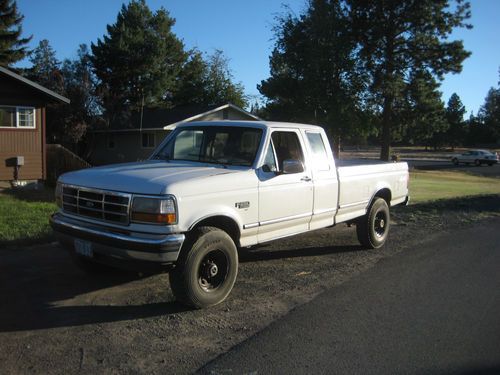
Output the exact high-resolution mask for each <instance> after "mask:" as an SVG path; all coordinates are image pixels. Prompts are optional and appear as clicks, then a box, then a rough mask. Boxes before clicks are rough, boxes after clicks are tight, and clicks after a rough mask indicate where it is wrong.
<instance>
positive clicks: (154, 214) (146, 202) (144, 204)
mask: <svg viewBox="0 0 500 375" xmlns="http://www.w3.org/2000/svg"><path fill="white" fill-rule="evenodd" d="M131 220H132V221H135V222H141V223H153V224H176V223H177V213H176V211H175V202H174V200H173V199H172V198H146V197H134V200H133V201H132V212H131Z"/></svg>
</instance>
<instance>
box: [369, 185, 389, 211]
mask: <svg viewBox="0 0 500 375" xmlns="http://www.w3.org/2000/svg"><path fill="white" fill-rule="evenodd" d="M376 198H382V199H383V200H385V201H386V203H387V205H388V206H389V207H391V200H392V192H391V189H389V188H388V187H384V188H381V189H379V190H377V192H376V193H375V194H374V195H373V197H372V199H371V200H370V206H371V205H372V204H373V202H374V201H375V199H376Z"/></svg>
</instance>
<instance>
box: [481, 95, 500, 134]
mask: <svg viewBox="0 0 500 375" xmlns="http://www.w3.org/2000/svg"><path fill="white" fill-rule="evenodd" d="M478 117H479V121H480V122H481V124H482V125H483V127H484V131H485V132H486V133H487V134H488V138H489V141H488V142H485V143H500V87H499V88H494V87H492V88H491V89H490V90H489V91H488V94H487V95H486V98H485V100H484V104H483V105H482V106H481V108H480V109H479V114H478Z"/></svg>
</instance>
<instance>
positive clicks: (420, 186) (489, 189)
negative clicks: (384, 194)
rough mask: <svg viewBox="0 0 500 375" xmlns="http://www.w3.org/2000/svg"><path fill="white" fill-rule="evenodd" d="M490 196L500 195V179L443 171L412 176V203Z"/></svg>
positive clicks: (417, 173)
mask: <svg viewBox="0 0 500 375" xmlns="http://www.w3.org/2000/svg"><path fill="white" fill-rule="evenodd" d="M489 194H500V179H499V178H488V177H478V176H473V175H469V174H465V173H460V172H443V171H414V172H412V173H411V175H410V197H411V202H412V203H423V202H429V201H435V200H438V199H451V198H457V197H465V196H474V195H476V196H477V195H489Z"/></svg>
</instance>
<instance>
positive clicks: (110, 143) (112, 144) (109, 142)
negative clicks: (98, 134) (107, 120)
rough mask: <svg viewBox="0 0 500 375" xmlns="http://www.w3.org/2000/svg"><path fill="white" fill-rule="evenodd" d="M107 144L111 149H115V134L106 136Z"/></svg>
mask: <svg viewBox="0 0 500 375" xmlns="http://www.w3.org/2000/svg"><path fill="white" fill-rule="evenodd" d="M106 145H107V146H108V148H109V149H111V150H113V149H114V148H115V147H116V141H115V135H114V134H108V135H107V137H106Z"/></svg>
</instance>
